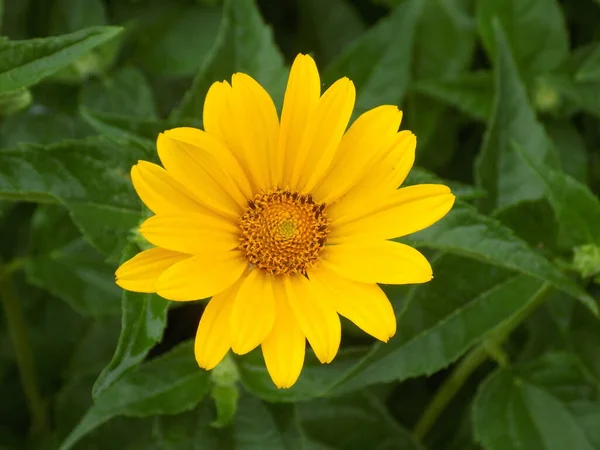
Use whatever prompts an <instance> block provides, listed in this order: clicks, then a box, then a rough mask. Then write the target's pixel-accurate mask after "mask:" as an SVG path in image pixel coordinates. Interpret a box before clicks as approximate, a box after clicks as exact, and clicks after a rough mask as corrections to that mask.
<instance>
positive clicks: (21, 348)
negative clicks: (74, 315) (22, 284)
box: [0, 264, 50, 433]
mask: <svg viewBox="0 0 600 450" xmlns="http://www.w3.org/2000/svg"><path fill="white" fill-rule="evenodd" d="M17 265H18V264H17ZM14 270H15V265H14V264H13V265H11V264H8V265H6V266H5V267H4V269H3V270H2V272H0V301H1V302H2V306H3V308H4V313H5V316H6V322H7V325H8V332H9V334H10V338H11V341H12V344H13V347H14V349H15V355H16V358H17V365H18V367H19V376H20V378H21V385H22V387H23V392H24V393H25V398H26V400H27V406H28V408H29V412H30V414H31V422H32V429H33V431H34V432H40V433H47V432H49V430H50V427H49V421H48V416H47V412H46V407H45V405H44V401H43V399H42V396H41V395H40V392H39V389H38V384H37V376H36V371H35V364H34V359H33V352H32V350H31V346H30V344H29V336H28V333H27V326H26V324H25V319H24V317H23V311H22V309H21V305H20V303H19V298H18V296H17V293H16V291H15V287H14V284H13V281H12V278H11V277H10V273H11V272H12V271H14Z"/></svg>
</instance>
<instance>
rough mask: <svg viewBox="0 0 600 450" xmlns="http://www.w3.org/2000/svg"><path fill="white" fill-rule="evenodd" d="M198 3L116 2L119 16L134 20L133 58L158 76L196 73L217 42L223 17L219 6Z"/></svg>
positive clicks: (173, 76) (132, 32)
mask: <svg viewBox="0 0 600 450" xmlns="http://www.w3.org/2000/svg"><path fill="white" fill-rule="evenodd" d="M193 3H196V4H193ZM197 3H198V2H189V3H183V2H162V1H146V2H144V3H137V4H136V3H131V2H130V3H129V4H123V3H122V4H119V5H115V8H116V9H118V10H121V11H119V12H120V14H118V15H119V16H120V17H119V19H120V20H122V21H123V22H125V23H131V24H132V27H131V35H132V41H133V50H132V51H133V53H132V59H133V60H134V61H135V63H136V64H137V65H138V66H139V67H140V68H142V69H144V71H146V72H148V73H150V74H152V75H156V76H159V77H172V78H175V77H178V78H182V77H192V76H194V74H195V73H196V72H197V71H198V67H199V66H200V64H201V63H202V61H203V60H204V59H205V58H206V57H207V56H208V55H209V53H210V51H211V48H212V46H213V45H214V42H215V38H216V36H217V34H218V32H219V25H220V22H221V17H222V9H221V8H220V7H215V6H209V7H206V6H202V5H199V4H197Z"/></svg>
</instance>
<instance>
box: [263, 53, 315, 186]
mask: <svg viewBox="0 0 600 450" xmlns="http://www.w3.org/2000/svg"><path fill="white" fill-rule="evenodd" d="M320 95H321V81H320V78H319V71H318V70H317V66H316V64H315V62H314V60H313V59H312V58H311V57H310V56H309V55H298V56H297V57H296V59H295V60H294V63H293V64H292V68H291V70H290V76H289V78H288V82H287V88H286V90H285V97H284V99H283V109H282V110H281V126H280V130H279V140H278V144H277V155H276V157H277V159H276V165H275V170H276V172H275V173H274V181H275V182H276V183H277V185H279V186H280V187H282V188H289V187H290V185H289V181H290V180H291V177H292V170H293V167H294V164H295V162H296V160H297V159H298V158H299V156H298V155H299V154H300V153H301V152H303V151H305V150H304V149H303V148H302V137H303V135H304V132H305V131H306V127H307V124H308V121H309V119H310V118H311V117H312V115H313V113H314V110H315V108H316V106H317V103H318V102H319V97H320Z"/></svg>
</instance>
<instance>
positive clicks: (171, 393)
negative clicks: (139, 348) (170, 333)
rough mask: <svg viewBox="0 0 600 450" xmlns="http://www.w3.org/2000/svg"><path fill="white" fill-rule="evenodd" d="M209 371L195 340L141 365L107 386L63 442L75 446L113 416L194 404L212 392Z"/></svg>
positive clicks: (166, 411)
mask: <svg viewBox="0 0 600 450" xmlns="http://www.w3.org/2000/svg"><path fill="white" fill-rule="evenodd" d="M208 387H209V375H208V372H206V371H205V370H202V369H200V368H198V365H197V363H196V361H195V359H194V352H193V345H192V343H186V344H183V345H180V346H179V347H177V348H176V349H174V350H172V351H171V352H169V353H168V354H167V355H165V356H161V357H159V358H156V359H154V360H152V361H150V362H149V363H147V364H144V365H142V366H140V367H139V368H138V369H137V370H135V371H133V372H131V373H130V374H128V375H127V376H125V377H124V378H123V379H121V380H120V381H119V382H118V383H116V384H114V385H113V386H112V387H110V388H109V389H107V390H106V391H105V392H104V393H103V394H102V395H101V396H100V397H98V398H97V399H96V403H95V404H94V405H93V406H92V407H91V408H90V409H89V410H88V412H87V413H86V414H85V415H84V416H83V418H82V419H81V421H80V422H79V424H78V425H77V426H76V427H75V429H74V430H73V431H72V432H71V434H69V436H68V437H67V438H66V439H65V441H64V442H63V443H62V444H61V446H60V448H61V450H67V449H69V448H71V447H72V446H73V445H74V444H75V443H76V442H77V441H79V440H80V439H81V438H82V437H83V436H85V435H86V434H88V433H89V432H90V431H92V430H94V429H95V428H97V427H98V426H100V425H102V424H103V423H105V422H107V421H108V420H110V419H111V418H113V417H117V416H127V417H147V416H152V415H159V414H177V413H180V412H183V411H187V410H190V409H192V408H194V407H195V406H196V405H197V404H198V403H199V402H200V400H202V398H203V397H204V395H205V394H206V393H207V392H208Z"/></svg>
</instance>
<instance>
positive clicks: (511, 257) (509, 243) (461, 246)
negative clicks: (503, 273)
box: [403, 202, 597, 312]
mask: <svg viewBox="0 0 600 450" xmlns="http://www.w3.org/2000/svg"><path fill="white" fill-rule="evenodd" d="M403 241H404V242H406V243H408V244H410V245H416V246H417V247H428V248H432V249H436V250H443V251H445V252H449V253H454V254H458V255H463V256H467V257H469V258H473V259H476V260H478V261H481V262H485V263H487V264H492V265H495V266H497V267H502V268H505V269H510V270H514V271H517V272H519V273H522V274H525V275H529V276H532V277H534V278H537V279H538V280H542V281H546V282H548V283H551V284H552V285H554V286H555V287H556V288H557V289H559V290H562V291H563V292H565V293H567V294H569V295H572V296H573V297H575V298H578V299H579V300H581V301H582V302H583V303H584V304H585V305H587V306H588V307H589V308H590V309H591V310H592V311H594V312H596V311H597V305H596V302H595V301H594V300H593V299H592V298H591V297H590V296H589V295H588V294H587V293H586V292H585V291H584V290H583V289H582V288H581V287H580V286H579V285H578V284H577V283H575V282H574V281H573V280H571V279H570V278H569V277H567V276H566V275H564V274H563V273H562V272H561V271H560V270H559V269H558V268H557V267H556V266H554V265H553V264H551V263H550V262H549V261H548V260H547V259H546V258H544V257H543V256H542V255H540V254H539V253H537V252H536V251H534V250H533V249H532V248H530V247H529V246H528V245H527V244H526V243H525V242H523V241H522V240H521V239H519V238H517V237H516V236H515V235H514V233H513V232H512V231H511V230H510V229H509V228H506V227H504V226H503V225H501V224H500V223H499V222H498V221H496V220H494V219H492V218H490V217H487V216H484V215H482V214H480V213H478V212H477V211H476V210H475V208H473V207H470V206H468V205H465V204H463V203H462V202H457V204H455V206H454V208H453V209H452V211H450V213H448V215H447V216H446V217H445V218H444V219H443V220H441V221H440V222H438V223H437V224H436V225H434V226H432V227H430V228H428V229H426V230H423V231H420V232H418V233H415V234H413V235H411V236H410V238H405V239H403Z"/></svg>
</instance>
